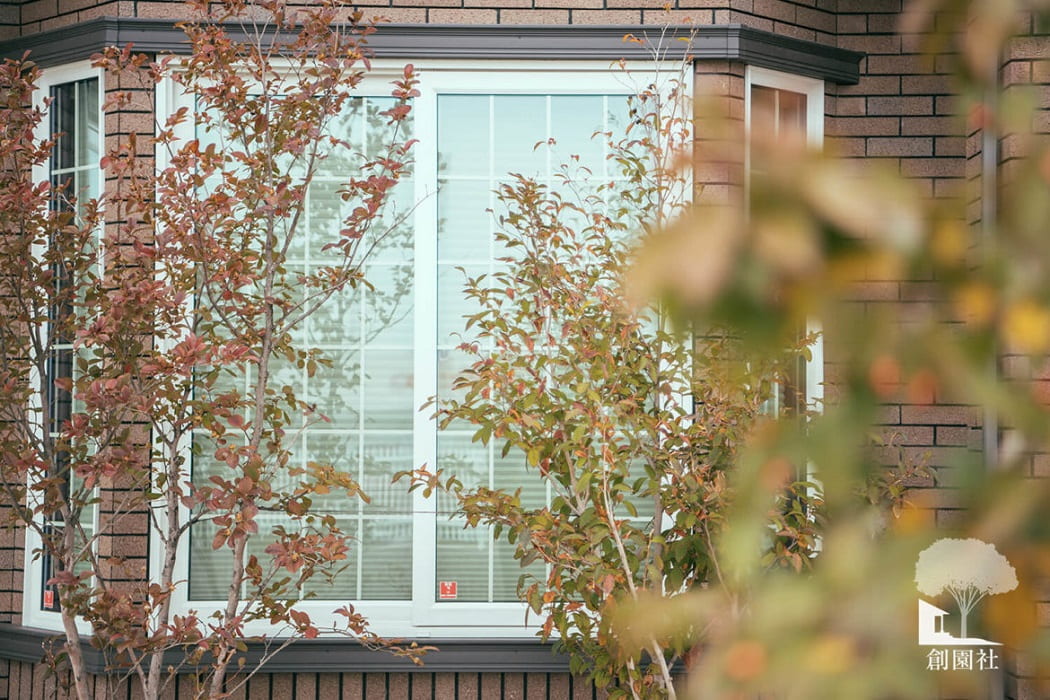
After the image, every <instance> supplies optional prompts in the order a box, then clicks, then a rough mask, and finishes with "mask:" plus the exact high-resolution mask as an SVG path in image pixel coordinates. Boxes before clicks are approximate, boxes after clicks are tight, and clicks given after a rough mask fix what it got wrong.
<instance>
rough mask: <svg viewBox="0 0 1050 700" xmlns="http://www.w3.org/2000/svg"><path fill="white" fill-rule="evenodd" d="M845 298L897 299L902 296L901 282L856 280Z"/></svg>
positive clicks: (863, 299) (865, 299)
mask: <svg viewBox="0 0 1050 700" xmlns="http://www.w3.org/2000/svg"><path fill="white" fill-rule="evenodd" d="M845 298H846V299H848V300H850V301H896V300H898V299H899V298H900V283H898V282H854V283H853V284H851V285H850V286H849V291H848V292H847V293H846V294H845Z"/></svg>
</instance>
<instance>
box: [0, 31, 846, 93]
mask: <svg viewBox="0 0 1050 700" xmlns="http://www.w3.org/2000/svg"><path fill="white" fill-rule="evenodd" d="M653 30H654V28H653V27H651V26H647V27H646V26H633V25H618V26H583V25H555V26H519V25H441V24H412V25H409V24H386V25H381V26H380V30H379V31H378V32H376V33H375V34H374V35H372V36H371V37H369V40H368V43H369V46H370V47H371V48H372V50H373V51H374V52H375V55H376V56H377V57H381V58H404V59H417V60H421V59H434V58H458V59H556V60H567V59H576V60H583V59H592V60H609V61H615V60H618V59H620V58H627V59H644V58H647V57H648V56H649V53H648V51H647V50H646V48H645V47H644V46H640V45H638V44H636V43H633V42H624V41H623V37H624V35H625V34H628V33H631V34H634V35H636V36H639V37H642V36H644V35H645V33H646V32H651V31H653ZM683 31H684V30H683ZM672 33H673V32H672ZM185 42H186V38H185V35H184V34H183V33H182V31H181V30H179V29H178V28H177V27H175V23H174V22H172V21H170V20H154V19H146V18H139V17H121V18H116V17H100V18H97V19H93V20H89V21H87V22H81V23H79V24H74V25H71V26H68V27H62V28H60V29H53V30H50V31H46V32H40V33H38V34H32V35H29V36H24V37H20V38H18V39H10V40H8V41H4V42H0V56H3V57H9V58H18V57H20V56H22V54H23V53H25V52H26V51H30V52H31V58H32V59H33V60H34V61H36V62H37V63H39V64H40V65H42V66H48V65H56V64H61V63H69V62H72V61H77V60H80V59H85V58H89V57H90V56H91V55H92V54H93V53H96V52H98V51H100V50H101V49H102V48H103V47H105V46H125V45H127V44H129V43H130V44H134V47H135V49H136V50H138V51H143V52H147V53H152V52H159V51H176V52H177V51H179V50H180V49H181V48H184V47H185ZM667 43H668V52H669V53H670V52H679V53H680V52H682V51H684V50H685V48H686V47H685V44H684V43H683V42H677V41H673V40H668V42H667ZM691 53H692V55H693V56H694V57H695V58H696V60H725V61H740V62H743V63H747V64H751V65H756V66H762V67H763V68H772V69H774V70H782V71H785V72H789V73H796V74H798V75H804V76H807V77H810V78H821V79H824V80H829V81H831V82H834V83H842V84H850V85H852V84H855V83H856V82H857V80H858V78H859V63H860V60H861V59H862V58H863V57H864V54H862V53H857V52H856V51H848V50H846V49H841V48H838V47H835V46H826V45H824V44H818V43H816V42H812V41H804V40H801V39H795V38H792V37H786V36H780V35H778V34H774V33H772V32H766V31H762V30H759V29H753V28H751V27H745V26H743V25H740V24H722V25H705V26H701V27H698V28H697V36H696V39H695V40H694V42H693V45H692V50H691Z"/></svg>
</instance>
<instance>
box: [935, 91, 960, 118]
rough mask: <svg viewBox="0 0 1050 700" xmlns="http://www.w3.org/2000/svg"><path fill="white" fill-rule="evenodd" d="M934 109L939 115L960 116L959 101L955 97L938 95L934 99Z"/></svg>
mask: <svg viewBox="0 0 1050 700" xmlns="http://www.w3.org/2000/svg"><path fill="white" fill-rule="evenodd" d="M934 107H935V109H936V113H937V114H947V115H954V114H958V113H959V100H958V98H957V97H955V95H938V96H937V97H935V98H934Z"/></svg>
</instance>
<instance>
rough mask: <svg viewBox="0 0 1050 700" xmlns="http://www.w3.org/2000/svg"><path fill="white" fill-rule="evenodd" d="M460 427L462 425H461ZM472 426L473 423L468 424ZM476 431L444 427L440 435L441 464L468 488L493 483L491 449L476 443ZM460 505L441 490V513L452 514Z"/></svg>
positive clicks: (439, 458)
mask: <svg viewBox="0 0 1050 700" xmlns="http://www.w3.org/2000/svg"><path fill="white" fill-rule="evenodd" d="M457 427H458V426H457ZM465 427H467V428H469V427H470V426H465ZM473 434H474V431H473V430H470V431H469V432H462V433H460V432H452V431H451V430H443V431H441V432H439V433H438V438H437V465H438V469H444V470H445V471H446V473H448V474H455V475H456V476H457V477H458V478H459V480H460V481H462V482H463V483H464V484H465V485H467V486H468V487H470V486H489V485H490V481H491V480H490V479H489V448H488V447H487V446H485V445H482V444H481V443H480V442H472V441H471V436H473ZM455 507H456V504H455V502H454V501H453V499H452V497H450V496H447V495H444V494H441V493H438V500H437V508H438V512H440V513H451V512H452V511H453V510H454V509H455Z"/></svg>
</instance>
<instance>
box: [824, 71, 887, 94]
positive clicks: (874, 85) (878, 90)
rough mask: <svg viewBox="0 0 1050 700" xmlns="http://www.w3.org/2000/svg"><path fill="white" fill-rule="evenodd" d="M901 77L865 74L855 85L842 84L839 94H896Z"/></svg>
mask: <svg viewBox="0 0 1050 700" xmlns="http://www.w3.org/2000/svg"><path fill="white" fill-rule="evenodd" d="M900 91H901V79H900V78H899V77H897V76H895V75H865V76H863V77H862V78H861V79H860V82H859V83H857V84H856V85H842V86H841V87H839V94H840V95H898V94H900Z"/></svg>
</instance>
